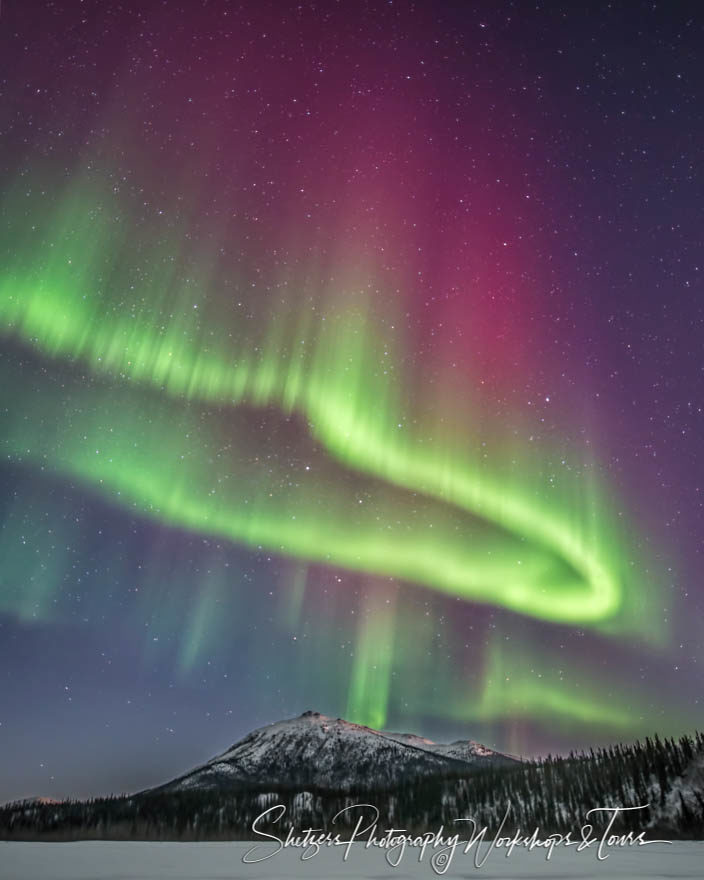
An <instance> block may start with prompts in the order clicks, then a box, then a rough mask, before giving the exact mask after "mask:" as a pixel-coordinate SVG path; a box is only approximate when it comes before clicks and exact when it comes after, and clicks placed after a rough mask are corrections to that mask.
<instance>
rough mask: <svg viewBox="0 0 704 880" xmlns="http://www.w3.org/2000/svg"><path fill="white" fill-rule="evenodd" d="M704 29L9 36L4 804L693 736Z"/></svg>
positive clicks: (276, 19)
mask: <svg viewBox="0 0 704 880" xmlns="http://www.w3.org/2000/svg"><path fill="white" fill-rule="evenodd" d="M698 6H699V4H696V3H669V4H666V3H651V2H649V3H640V2H623V3H618V2H616V3H610V4H607V3H589V4H586V3H585V4H576V3H575V4H570V3H540V4H536V3H520V2H515V3H507V2H487V3H486V4H475V3H471V2H468V3H457V4H454V3H453V4H450V3H442V2H418V3H410V2H403V0H399V2H363V3H356V2H345V3H342V2H337V3H336V2H330V0H322V2H319V3H308V2H306V3H302V4H301V5H296V4H295V3H284V2H274V3H272V2H256V3H255V2H250V0H245V2H243V3H225V2H216V0H212V2H206V0H189V2H185V0H184V2H166V0H164V2H154V0H146V2H136V0H125V2H121V3H113V2H111V0H105V2H97V0H96V2H78V0H73V2H61V0H59V2H38V0H24V2H11V0H8V2H5V3H3V5H2V10H1V12H0V341H1V348H0V370H1V375H2V382H1V383H0V420H1V421H0V425H1V429H0V444H1V446H0V481H1V485H2V489H3V491H2V494H1V495H0V523H1V524H2V531H1V532H0V800H9V799H12V798H18V797H24V796H31V795H46V796H53V797H66V796H73V797H78V796H87V795H92V794H100V793H108V792H122V791H131V790H135V789H138V788H142V787H146V786H148V785H152V784H155V783H157V782H160V781H164V780H165V779H167V778H169V777H171V776H174V775H177V774H178V773H180V772H182V771H185V770H186V769H188V768H189V767H192V766H193V765H195V764H197V763H199V762H201V761H203V760H206V759H207V758H209V757H211V756H212V755H213V754H215V753H217V752H218V751H219V750H222V749H224V748H226V747H227V746H228V745H230V744H231V743H232V742H234V741H235V740H237V739H238V738H240V737H241V736H243V735H244V734H245V733H247V732H249V731H250V730H251V729H252V728H254V727H257V726H260V725H263V724H266V723H269V722H272V721H276V720H278V719H280V718H285V717H290V716H293V715H297V714H300V713H301V712H302V711H304V710H306V709H309V708H310V709H315V710H318V711H321V712H323V713H325V714H328V715H332V716H334V717H337V716H341V717H344V718H346V719H348V720H350V721H355V722H358V723H362V724H369V725H371V726H374V727H381V728H386V729H396V730H405V731H412V732H415V733H419V734H424V735H426V736H431V737H433V738H438V739H456V738H473V739H477V740H479V741H481V742H485V743H486V744H488V745H490V746H493V747H496V748H499V749H504V750H507V751H510V752H511V753H515V754H522V755H535V754H540V753H545V752H547V751H549V750H551V751H553V752H554V751H556V750H557V751H565V750H569V749H570V748H581V747H588V746H590V745H594V746H596V745H599V744H605V743H610V742H615V741H618V740H629V739H635V738H636V737H643V736H645V735H651V734H653V733H655V732H658V733H659V734H660V735H677V734H681V733H684V732H686V731H690V732H691V731H692V730H693V729H694V728H695V727H697V726H699V727H700V728H701V724H702V718H703V712H702V709H703V707H704V687H703V684H704V677H703V674H704V639H703V638H702V615H703V613H704V585H703V584H702V576H701V565H702V534H703V533H704V510H703V503H704V450H703V448H702V433H703V430H704V415H703V413H702V407H703V406H704V393H703V392H704V298H703V292H702V286H703V285H702V276H703V275H704V253H703V249H702V221H703V220H704V217H703V208H702V205H703V202H704V189H703V187H702V178H701V168H702V159H703V158H704V155H703V149H702V145H703V144H704V116H703V111H702V108H703V107H704V94H703V91H704V89H703V88H702V79H703V78H704V77H703V74H702V63H701V46H702V45H703V44H704V18H703V17H702V15H701V12H700V10H698Z"/></svg>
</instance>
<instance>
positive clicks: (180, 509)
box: [0, 189, 630, 687]
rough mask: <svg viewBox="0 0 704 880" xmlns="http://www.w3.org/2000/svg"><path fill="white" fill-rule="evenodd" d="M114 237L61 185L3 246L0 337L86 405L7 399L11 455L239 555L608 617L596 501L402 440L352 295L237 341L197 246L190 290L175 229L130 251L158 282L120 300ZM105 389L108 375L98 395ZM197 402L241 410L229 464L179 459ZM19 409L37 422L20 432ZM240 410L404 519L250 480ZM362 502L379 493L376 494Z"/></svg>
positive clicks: (51, 395) (606, 530) (552, 612)
mask: <svg viewBox="0 0 704 880" xmlns="http://www.w3.org/2000/svg"><path fill="white" fill-rule="evenodd" d="M6 210H9V209H8V208H7V206H6ZM127 228H128V227H127V226H126V224H125V222H124V221H120V223H118V222H116V221H115V220H114V218H110V221H109V222H108V218H106V217H105V216H104V212H101V210H100V209H98V210H90V209H89V208H88V207H87V205H86V199H85V195H82V194H81V190H80V189H79V190H78V194H76V193H74V194H73V195H71V196H69V198H68V199H66V200H65V202H64V204H63V205H62V206H61V207H60V209H59V211H58V212H57V214H56V219H55V222H54V223H53V225H52V226H50V228H49V231H48V234H47V236H46V237H45V238H44V239H42V238H41V236H40V233H36V232H33V233H31V234H30V233H28V234H27V235H28V237H25V238H24V239H23V240H22V244H21V245H20V244H19V243H18V242H14V244H13V250H12V252H13V253H20V254H21V255H22V256H23V260H20V261H18V260H15V265H10V266H8V268H7V269H6V271H5V272H4V273H3V276H2V278H1V279H0V320H1V321H2V324H3V327H2V330H3V332H4V334H5V335H7V336H9V337H14V338H15V339H17V340H19V341H20V342H21V343H22V344H24V345H27V346H30V347H31V348H32V349H34V350H35V351H36V352H38V353H39V354H40V355H41V356H43V357H48V358H51V359H62V360H65V361H68V362H70V363H72V364H74V365H75V366H74V372H75V371H78V370H83V369H85V368H87V369H89V370H90V372H91V374H92V376H93V377H94V378H93V379H92V380H91V383H89V385H90V386H91V387H90V388H88V389H84V388H82V387H81V384H82V380H80V379H79V380H76V381H75V383H74V387H72V389H70V393H71V395H72V396H73V399H74V400H76V399H82V400H84V401H85V404H86V405H85V406H82V407H79V408H78V411H77V412H72V413H71V414H70V417H69V414H68V413H67V412H66V411H65V410H64V407H63V405H62V401H61V399H60V398H58V397H57V396H56V391H55V388H53V387H51V388H50V387H47V388H46V389H44V390H42V389H38V390H37V393H36V394H35V395H34V398H33V400H32V401H30V402H27V401H23V402H22V406H21V407H20V410H19V413H18V414H17V418H16V420H15V423H14V428H11V429H10V431H9V432H8V434H7V438H6V444H7V446H8V452H9V453H10V454H11V455H14V456H19V457H22V458H23V459H24V460H26V461H33V462H35V463H40V462H41V463H42V465H46V464H47V463H48V465H49V467H50V469H51V470H52V471H53V472H55V473H57V474H62V475H65V476H66V477H69V478H71V479H75V480H79V481H81V482H82V483H84V484H87V485H90V486H92V487H94V488H96V489H97V490H99V491H100V492H101V493H102V494H104V495H106V496H107V497H108V498H109V499H110V500H112V501H114V502H117V503H119V504H121V505H123V506H129V507H131V508H132V509H137V510H139V511H141V512H142V513H144V514H146V515H149V516H153V517H156V518H158V519H159V520H161V521H163V522H165V523H168V524H172V525H174V526H179V527H184V528H187V529H190V530H193V531H196V532H200V533H203V534H209V535H217V536H222V537H224V538H227V539H230V540H232V541H236V542H240V543H244V544H246V545H247V546H250V547H264V548H268V549H270V550H272V551H274V552H277V553H281V554H284V555H290V556H294V557H299V558H303V559H307V560H310V561H313V562H321V563H327V564H333V565H337V566H341V567H346V568H349V569H352V570H356V571H361V572H367V573H373V574H376V575H385V576H392V577H396V578H403V579H405V580H408V581H412V582H415V583H417V584H421V585H423V586H425V587H430V588H432V589H435V590H438V591H440V592H442V593H446V594H449V595H453V596H457V597H461V598H462V599H466V600H471V601H477V602H484V603H490V604H493V605H497V606H503V607H505V608H507V609H510V610H512V611H515V612H518V613H521V614H525V615H530V616H535V617H538V618H541V619H544V620H548V621H554V622H561V623H573V624H577V623H578V624H580V625H593V626H597V627H599V626H602V625H603V626H608V625H609V622H613V621H614V620H617V618H618V617H621V618H622V619H623V618H624V615H623V614H620V615H619V612H622V611H623V608H624V601H625V599H626V596H625V593H626V588H625V572H626V569H627V566H628V561H627V559H626V557H625V555H624V553H623V550H622V548H621V544H620V541H619V538H618V537H617V534H616V533H615V531H614V529H613V520H614V518H613V517H612V516H611V515H609V513H608V510H607V508H606V504H605V502H604V501H603V500H601V499H602V493H600V492H597V491H596V490H595V489H594V487H593V485H591V486H590V487H587V488H586V489H585V487H584V486H576V487H574V488H573V490H572V492H571V493H570V492H566V493H563V495H562V496H561V495H560V494H558V492H556V491H554V492H553V493H552V495H551V496H550V498H549V499H548V500H546V499H545V498H544V497H541V494H540V492H539V491H538V487H540V482H541V481H540V475H539V474H537V475H533V481H532V483H531V481H530V480H529V479H527V478H525V476H524V477H521V478H520V479H519V478H518V477H517V476H516V474H515V473H509V472H507V471H501V469H497V468H496V467H494V468H490V467H489V466H488V465H487V464H486V463H485V462H483V461H482V460H480V459H479V457H477V458H476V459H473V457H472V456H471V455H468V454H466V453H461V452H458V451H456V449H454V448H453V447H452V444H447V445H446V446H444V447H443V446H442V445H440V444H438V443H427V442H426V443H424V442H423V440H422V438H421V436H420V435H419V432H418V431H415V436H414V432H413V431H412V430H410V429H408V428H407V429H406V430H400V426H402V425H406V424H408V421H409V420H408V419H407V417H406V416H407V414H406V413H405V412H404V409H403V407H402V405H401V399H400V390H399V388H398V387H397V384H396V382H395V379H394V375H395V373H396V372H397V370H396V367H395V356H394V353H393V351H391V345H390V343H389V342H388V340H386V339H383V340H382V339H381V338H380V334H379V333H378V331H377V330H376V328H375V322H374V321H372V320H371V318H370V312H371V311H372V310H371V307H370V305H369V303H368V302H367V301H366V299H365V298H364V297H360V296H359V295H356V294H353V293H351V292H350V293H345V294H342V295H340V294H337V295H335V296H330V295H328V299H327V301H326V303H325V305H324V306H322V307H321V306H318V308H317V310H316V309H315V308H314V309H312V310H306V311H305V312H304V314H303V316H302V317H301V316H299V313H298V312H297V311H295V310H293V309H295V297H289V299H293V300H294V304H293V306H292V307H289V306H288V305H287V300H286V299H285V298H280V299H279V300H278V304H277V308H276V309H270V312H269V317H268V320H267V322H266V325H267V326H266V330H265V332H264V333H263V335H260V338H257V339H253V338H252V333H251V322H250V324H249V326H244V325H245V324H246V323H247V322H242V323H241V324H240V325H237V323H236V322H233V319H232V317H231V316H230V317H229V319H228V320H223V318H222V305H220V306H218V305H217V304H218V303H219V302H220V301H221V300H222V299H223V298H224V297H223V296H222V294H221V293H216V295H215V296H213V291H214V290H216V291H217V287H218V282H217V280H216V278H217V277H218V266H217V264H216V261H215V259H214V257H213V256H212V254H211V255H207V254H200V255H197V261H198V262H199V264H200V265H201V271H200V272H199V273H198V278H197V283H196V282H194V281H193V280H192V278H191V277H186V278H184V277H183V276H184V271H185V270H184V265H182V264H181V263H180V262H179V259H177V258H176V257H175V256H174V255H175V254H178V253H179V244H180V243H181V242H182V240H181V239H180V238H179V235H178V233H177V232H176V233H173V234H172V237H173V241H170V243H169V242H167V243H164V241H163V239H162V243H161V245H160V246H158V247H156V248H154V249H153V250H152V251H151V252H149V253H148V254H147V255H146V263H147V265H151V266H157V267H158V268H159V271H160V272H161V276H160V278H159V282H158V284H157V283H155V282H154V281H152V280H151V279H147V280H146V281H144V283H143V284H142V295H141V297H137V296H135V298H134V300H133V301H132V302H131V303H130V301H129V298H128V296H127V294H126V293H125V290H126V288H127V287H129V285H128V284H127V282H126V281H125V278H126V275H127V272H126V270H125V268H124V266H125V264H129V262H130V256H131V255H130V252H129V250H128V247H127V238H128V236H127V232H126V229H127ZM120 229H122V230H123V235H122V236H121V235H120ZM32 236H34V237H32ZM27 254H30V255H31V256H30V257H27V256H26V255H27ZM37 254H41V255H42V256H41V258H39V257H37V256H36V255H37ZM140 260H141V261H142V262H144V261H145V256H144V255H143V254H142V255H140ZM132 262H133V263H135V262H137V260H136V258H135V257H132ZM203 266H205V267H206V268H205V269H204V268H202V267H203ZM189 274H190V275H193V274H194V273H193V272H190V273H189ZM121 281H122V285H123V287H122V288H120V284H121ZM341 289H342V290H349V288H348V287H347V286H346V285H341ZM145 290H146V293H144V291H145ZM228 297H229V299H230V300H232V299H233V298H235V299H236V297H235V296H234V295H233V294H231V293H230V294H228ZM225 298H227V297H225ZM116 301H117V302H118V303H119V307H117V306H116ZM213 302H215V303H216V306H215V308H213ZM218 308H220V313H218V311H217V309H218ZM247 334H249V335H247ZM103 382H110V383H112V384H111V387H110V391H109V392H106V389H105V388H102V389H101V388H100V387H99V386H100V385H101V383H103ZM12 384H13V382H12V381H6V382H5V389H6V391H5V394H4V395H3V396H4V397H5V398H6V400H5V401H4V402H5V405H6V407H7V409H8V411H9V412H11V413H12V412H13V411H17V403H16V402H13V400H12V394H11V393H10V389H11V387H12ZM96 387H97V389H98V390H97V391H96ZM120 387H122V388H123V389H129V393H126V392H125V391H123V392H120V391H119V388H120ZM137 390H139V391H140V396H139V397H138V398H135V394H136V391H137ZM96 393H97V394H103V395H106V394H108V396H109V398H110V401H111V403H110V406H111V408H112V409H113V410H114V411H115V412H116V413H119V415H117V417H116V419H115V423H114V425H112V426H111V427H109V428H108V427H106V420H105V418H104V416H102V415H101V416H98V415H96V410H95V406H94V405H93V406H91V405H90V402H89V398H90V397H91V396H92V395H95V394H96ZM184 399H185V400H186V401H188V403H187V405H185V406H184V405H183V404H179V400H184ZM133 401H134V402H133ZM196 402H197V403H198V404H199V405H200V406H201V407H205V408H208V407H210V408H211V409H212V408H215V409H216V410H218V411H221V410H222V409H223V408H226V409H229V410H230V411H232V412H234V413H236V412H237V411H239V410H242V411H243V412H245V415H246V418H244V417H243V422H242V426H241V430H240V431H239V434H238V431H237V430H235V431H234V432H233V436H231V437H229V438H227V443H228V444H229V447H230V449H231V454H230V455H229V456H228V457H227V461H224V460H223V461H221V462H220V463H219V464H217V463H215V464H214V460H213V458H212V457H211V458H208V456H207V455H206V456H203V455H199V452H198V450H197V449H195V448H194V440H193V438H194V437H197V436H198V426H199V424H201V423H202V419H203V413H202V411H200V412H196V410H195V408H194V404H195V403H196ZM28 407H29V408H36V411H35V419H36V422H37V423H44V424H46V425H53V429H52V430H50V431H45V432H41V434H39V435H38V434H37V432H36V430H33V431H32V432H31V436H29V434H28V431H27V427H26V426H27V424H32V421H33V420H32V419H31V418H30V419H29V420H28V419H27V412H26V411H27V408H28ZM252 410H255V411H256V410H261V411H264V412H267V413H270V412H271V411H272V410H275V411H278V413H279V414H280V417H283V418H287V419H291V418H293V419H294V421H296V422H297V423H298V424H299V426H300V429H301V431H304V432H307V433H308V434H309V440H310V441H311V443H312V447H311V455H317V456H318V457H319V458H321V459H322V458H327V459H329V462H328V465H327V467H328V468H329V467H330V466H331V465H330V462H332V463H337V465H336V467H337V468H338V470H339V467H340V466H342V468H343V469H344V471H347V472H350V473H352V474H355V475H357V476H355V477H354V480H362V481H364V480H366V481H368V482H369V485H370V487H371V488H370V489H369V492H370V493H371V494H372V495H373V494H374V491H375V490H374V487H378V486H379V485H381V486H385V487H387V488H388V487H393V488H394V490H395V491H396V492H397V494H398V496H399V497H400V498H403V499H404V500H406V503H407V504H408V505H409V509H410V508H413V507H414V506H415V507H417V508H421V510H420V513H419V514H418V515H417V516H415V517H409V522H406V523H397V524H396V525H394V526H391V525H388V524H387V523H386V522H385V517H388V521H389V523H392V522H393V520H394V516H393V511H391V510H388V511H385V509H384V502H383V500H378V501H376V502H375V503H374V504H373V505H371V508H372V511H373V515H372V514H363V513H362V512H360V511H359V510H358V509H354V507H353V502H354V501H355V500H359V499H358V498H357V495H359V492H356V494H355V492H354V491H347V492H346V493H341V492H339V491H338V493H337V494H338V495H344V497H343V499H342V500H341V501H339V502H336V503H333V501H334V498H328V499H327V504H328V507H326V508H321V506H320V497H321V494H322V493H325V494H330V493H329V490H328V489H326V486H327V485H329V482H328V478H329V476H330V472H329V471H328V472H326V471H325V470H324V468H322V467H319V468H318V473H317V474H313V479H311V480H310V481H309V483H308V485H307V487H306V486H305V485H302V486H297V487H296V491H286V490H284V489H282V488H281V486H282V485H283V480H284V478H285V475H283V474H280V475H278V476H274V477H272V476H271V475H269V476H267V471H266V470H265V469H264V468H263V467H261V466H260V465H256V464H255V463H254V462H255V460H256V458H257V456H256V451H252V452H251V455H249V458H247V456H243V454H242V448H243V447H242V446H240V447H238V440H237V437H238V436H240V435H241V436H244V435H245V434H246V425H247V424H248V423H250V422H251V419H252V416H251V411H252ZM145 411H146V412H147V413H148V418H147V417H145V416H144V415H143V413H144V412H145ZM57 438H58V439H57ZM242 443H243V444H244V446H247V441H246V440H244V441H242ZM250 445H251V441H250ZM321 450H322V452H323V453H324V455H321V454H320V451H321ZM204 459H205V460H204ZM238 462H239V463H238ZM243 462H244V463H243ZM269 471H271V468H270V467H269ZM351 482H353V481H351ZM216 483H219V484H220V485H219V486H217V488H213V487H214V486H215V485H216ZM205 487H207V488H205ZM277 487H278V488H277ZM374 497H376V498H381V493H380V492H379V490H378V488H377V489H376V495H375V496H374ZM575 501H577V503H575ZM330 504H332V507H330ZM360 506H361V505H360ZM323 510H324V511H325V512H324V513H323V512H322V511H323ZM414 512H415V511H414ZM438 517H439V518H440V520H441V522H440V523H437V522H436V519H437V518H438ZM443 518H445V519H446V521H447V526H448V527H447V528H445V529H443V527H442V519H443ZM395 519H396V520H397V519H398V517H397V516H396V517H395ZM379 523H381V526H380V525H379ZM438 525H439V526H440V527H438ZM620 625H624V626H628V625H630V624H620ZM361 686H362V685H360V687H361Z"/></svg>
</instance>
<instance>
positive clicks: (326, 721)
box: [157, 711, 515, 792]
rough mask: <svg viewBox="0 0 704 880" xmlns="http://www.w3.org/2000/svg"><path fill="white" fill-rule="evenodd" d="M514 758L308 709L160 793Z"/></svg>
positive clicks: (339, 782)
mask: <svg viewBox="0 0 704 880" xmlns="http://www.w3.org/2000/svg"><path fill="white" fill-rule="evenodd" d="M514 762H515V759H514V758H510V757H508V756H507V755H503V754H501V753H500V752H494V751H492V750H491V749H488V748H486V747H485V746H482V745H480V744H479V743H475V742H472V741H471V740H468V741H466V742H462V741H460V742H455V743H452V744H451V745H443V744H438V743H434V742H432V740H429V739H424V738H422V737H419V736H414V735H413V734H408V733H384V732H383V731H379V730H373V729H372V728H370V727H363V726H361V725H359V724H352V723H350V722H349V721H343V720H342V719H341V718H328V717H327V716H326V715H321V714H320V713H319V712H312V711H308V712H304V713H303V715H301V716H299V717H298V718H292V719H289V720H286V721H279V722H277V723H276V724H270V725H268V726H267V727H261V728H259V729H258V730H255V731H253V732H252V733H250V734H248V735H247V736H245V737H244V739H242V740H240V741H239V742H237V743H235V744H234V745H233V746H232V747H231V748H229V749H228V750H227V751H226V752H223V754H221V755H218V756H217V757H215V758H213V759H212V760H210V761H208V762H207V763H206V764H203V765H202V766H200V767H197V768H196V769H195V770H192V771H190V772H189V773H186V774H185V775H183V776H180V777H179V778H178V779H175V780H173V781H172V782H168V783H166V784H165V785H163V786H160V787H159V789H157V790H158V791H161V792H168V791H187V790H194V789H195V790H198V789H203V788H213V789H219V790H222V789H227V788H261V787H264V788H267V789H269V790H271V789H272V788H273V787H282V786H284V787H287V788H291V787H303V788H309V789H310V788H314V789H324V790H334V791H351V790H353V789H360V788H366V787H370V786H374V787H376V788H380V787H386V786H396V785H398V784H399V783H400V782H402V781H404V780H407V779H418V778H427V777H429V776H441V775H444V774H454V775H457V774H458V772H459V773H461V772H462V771H463V770H467V771H470V772H471V771H472V770H473V769H475V768H476V767H477V765H481V766H485V765H487V764H491V763H495V764H502V765H503V764H507V763H514Z"/></svg>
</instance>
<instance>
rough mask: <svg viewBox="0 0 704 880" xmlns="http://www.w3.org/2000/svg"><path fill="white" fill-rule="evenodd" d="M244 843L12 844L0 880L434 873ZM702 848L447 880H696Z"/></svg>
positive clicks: (467, 862)
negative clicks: (256, 850) (254, 854)
mask: <svg viewBox="0 0 704 880" xmlns="http://www.w3.org/2000/svg"><path fill="white" fill-rule="evenodd" d="M251 846H252V844H251V843H115V842H95V841H91V842H81V843H15V842H9V843H8V842H0V878H1V880H162V878H176V880H220V878H249V877H251V878H259V880H270V878H276V880H284V878H287V877H297V878H303V877H311V878H318V877H324V878H326V880H332V878H348V880H364V878H369V880H372V878H373V880H385V878H396V880H407V878H420V877H426V878H433V877H437V876H438V875H437V874H436V873H434V871H433V869H432V868H431V867H430V865H429V864H428V863H427V858H426V860H425V861H424V862H423V863H422V864H418V861H417V854H416V855H415V856H414V855H413V853H412V852H409V853H408V854H407V856H406V857H405V858H404V860H403V861H402V863H401V865H400V866H399V867H398V868H395V869H394V868H392V867H390V866H389V865H388V864H387V863H386V862H385V860H384V853H383V852H380V851H376V852H374V851H371V850H365V849H364V848H363V847H361V846H357V847H356V848H354V849H353V850H352V851H351V853H350V856H349V859H348V860H347V861H346V862H344V861H343V859H342V854H343V850H342V849H339V850H337V849H332V850H326V851H321V853H320V855H318V856H317V857H316V858H314V859H312V860H310V861H306V862H303V861H301V860H300V851H294V850H287V851H285V852H281V853H278V854H277V855H276V856H275V857H274V858H271V859H268V860H266V861H264V862H260V863H259V864H250V865H245V864H243V862H242V857H243V855H244V854H245V853H246V852H247V850H249V849H250V848H251ZM703 865H704V843H690V842H676V843H673V844H672V845H670V846H667V845H664V844H653V845H651V846H647V847H642V848H632V849H628V850H619V851H616V852H612V854H611V855H610V857H609V858H608V859H606V861H602V862H600V861H597V859H596V857H595V855H594V854H593V853H592V852H590V851H584V852H581V853H577V852H575V851H569V850H563V851H559V850H556V851H555V852H554V854H553V857H552V859H551V861H550V862H546V861H545V857H544V855H543V854H541V853H540V852H537V851H533V852H518V851H516V852H514V853H513V854H512V855H511V858H509V859H506V858H505V856H503V855H501V854H499V853H498V852H496V851H494V852H493V853H491V855H490V856H489V858H488V859H487V861H486V862H485V863H484V865H483V866H482V867H481V868H479V869H477V868H476V867H475V866H474V862H473V859H472V856H463V855H462V854H457V855H456V857H455V858H454V860H453V862H452V863H451V865H450V866H449V869H448V870H447V873H445V874H444V875H443V876H445V877H447V878H469V877H477V878H481V877H486V878H490V880H498V878H506V880H522V878H550V877H555V878H558V877H561V878H569V877H579V878H581V880H587V878H595V880H611V878H614V880H616V878H618V880H623V878H638V880H646V878H648V880H649V878H663V880H664V878H673V877H677V878H686V877H698V878H701V877H702V866H703Z"/></svg>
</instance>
